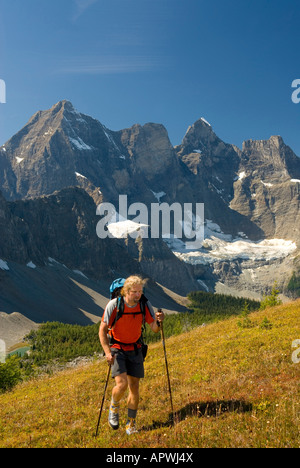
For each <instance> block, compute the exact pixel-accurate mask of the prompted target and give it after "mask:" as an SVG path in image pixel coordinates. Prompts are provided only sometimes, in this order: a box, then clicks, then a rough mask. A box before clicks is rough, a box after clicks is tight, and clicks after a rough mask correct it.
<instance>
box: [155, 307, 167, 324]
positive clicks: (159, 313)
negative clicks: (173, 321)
mask: <svg viewBox="0 0 300 468" xmlns="http://www.w3.org/2000/svg"><path fill="white" fill-rule="evenodd" d="M155 315H156V320H157V321H158V322H163V321H164V320H165V314H164V313H163V311H162V309H159V310H158V311H157V312H156V314H155Z"/></svg>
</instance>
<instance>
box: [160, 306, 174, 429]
mask: <svg viewBox="0 0 300 468" xmlns="http://www.w3.org/2000/svg"><path fill="white" fill-rule="evenodd" d="M158 312H162V310H161V309H158ZM160 333H161V339H162V345H163V348H164V354H165V363H166V370H167V378H168V386H169V394H170V402H171V411H172V419H171V423H172V425H173V424H174V409H173V400H172V391H171V382H170V375H169V366H168V359H167V351H166V344H165V334H164V327H163V323H162V322H160Z"/></svg>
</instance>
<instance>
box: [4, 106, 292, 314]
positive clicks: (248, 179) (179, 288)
mask: <svg viewBox="0 0 300 468" xmlns="http://www.w3.org/2000/svg"><path fill="white" fill-rule="evenodd" d="M0 190H1V192H2V195H0V226H1V232H2V233H3V237H4V238H5V242H2V243H1V244H0V259H2V260H3V261H13V262H17V263H20V264H22V265H26V264H27V263H28V262H33V263H36V265H39V266H41V267H42V266H43V265H45V264H47V259H48V258H49V257H51V258H54V259H55V260H56V261H58V262H61V263H62V264H65V265H66V266H67V267H68V268H70V269H71V270H73V269H76V270H80V271H82V272H83V274H85V275H87V276H88V277H89V276H90V277H91V278H93V280H96V281H97V280H99V281H102V280H103V279H104V278H105V277H109V278H113V276H114V275H115V274H118V275H128V274H130V272H132V271H134V272H136V273H140V274H143V275H145V276H147V277H150V278H151V280H152V281H154V282H157V283H158V284H160V285H161V286H162V287H163V288H166V290H170V291H172V293H175V294H176V293H177V294H179V295H181V296H185V295H186V294H187V293H188V292H190V291H191V290H197V289H200V290H203V289H204V290H207V291H216V290H217V289H218V288H221V289H222V288H223V289H225V290H226V291H229V292H230V291H231V292H233V293H234V294H242V295H245V296H246V297H249V295H250V296H251V297H252V295H253V294H254V295H255V298H257V297H258V296H260V297H261V296H262V294H264V293H266V292H267V291H268V289H270V288H271V287H272V284H270V282H271V281H272V282H273V281H274V280H277V281H278V285H279V286H280V287H281V289H282V290H283V291H286V286H287V282H288V280H289V277H290V276H291V275H292V273H293V271H297V269H300V266H299V257H298V256H299V241H300V158H299V157H298V156H296V155H295V154H294V152H293V151H292V149H291V148H290V147H288V146H287V145H285V143H284V141H283V139H282V137H280V136H271V137H270V138H269V140H246V141H245V142H244V143H243V146H242V149H239V148H237V147H236V146H235V145H232V144H230V143H225V142H224V141H222V140H221V139H220V138H219V137H218V136H217V135H216V133H215V132H214V130H213V128H212V126H211V125H210V124H209V123H208V122H207V121H206V120H205V119H204V118H203V117H202V118H200V119H198V120H197V121H196V122H195V123H194V124H193V125H191V126H190V127H189V128H188V129H187V132H186V134H185V135H184V137H183V139H182V143H181V144H180V145H177V146H175V147H173V146H172V144H171V142H170V139H169V136H168V132H167V129H166V128H165V127H164V126H163V125H162V124H157V123H146V124H145V125H140V124H135V125H133V126H132V127H130V128H127V129H122V130H118V131H113V130H109V129H108V128H107V127H106V126H105V125H103V124H102V123H101V122H99V121H98V120H96V119H94V118H93V117H90V116H87V115H85V114H82V113H80V112H78V111H77V110H76V109H75V108H74V107H73V105H72V103H71V102H70V101H67V100H64V101H59V102H58V103H56V104H55V105H54V106H52V107H51V108H50V109H48V110H44V111H38V112H36V113H35V114H34V115H33V116H32V117H31V119H29V121H28V122H27V124H26V125H25V126H24V127H23V128H22V129H21V130H20V131H19V132H17V134H16V135H14V136H13V137H12V138H11V139H10V140H8V142H6V143H5V144H4V145H3V146H2V147H1V148H0ZM121 194H126V195H127V197H128V205H129V204H131V203H134V202H140V203H144V204H145V205H146V206H147V208H148V209H149V210H150V209H151V206H152V204H153V203H163V202H165V203H167V204H168V205H169V206H171V205H172V204H173V203H175V202H176V203H180V204H184V203H191V204H193V206H195V204H196V203H204V205H205V233H206V235H205V237H206V239H205V242H204V244H203V247H202V248H201V249H200V250H199V252H196V253H193V252H191V253H190V254H189V253H188V252H186V251H185V249H184V239H182V240H181V242H177V243H176V242H173V240H172V239H169V240H168V239H165V240H163V239H139V240H138V239H136V240H135V239H132V238H130V237H129V236H128V235H127V237H126V236H125V237H123V238H120V239H101V240H100V239H99V238H97V236H96V225H97V221H98V219H99V218H97V216H96V206H97V205H99V204H100V203H101V202H109V203H112V204H114V206H118V201H119V195H121ZM273 239H281V240H282V242H281V243H280V242H277V243H276V242H273ZM262 242H267V243H266V244H262ZM268 242H269V243H268ZM166 244H167V245H166ZM247 246H248V251H249V255H248V254H246V252H247ZM178 249H179V250H178ZM239 249H240V250H239ZM266 249H269V250H266ZM276 249H277V250H276ZM256 251H257V255H256V254H254V252H256ZM228 252H232V255H231V254H229V253H228ZM261 252H267V254H266V257H265V258H263V256H262V254H261ZM195 255H197V258H196V261H195ZM230 255H231V256H230ZM0 273H1V274H3V275H5V271H4V272H3V273H2V272H1V271H0ZM2 308H4V305H3V307H2ZM0 310H1V302H0ZM3 312H5V309H3Z"/></svg>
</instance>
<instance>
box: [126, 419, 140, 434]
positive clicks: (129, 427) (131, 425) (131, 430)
mask: <svg viewBox="0 0 300 468" xmlns="http://www.w3.org/2000/svg"><path fill="white" fill-rule="evenodd" d="M136 432H138V430H137V428H136V427H135V419H133V418H129V419H128V421H127V423H126V434H127V435H131V434H135V433H136Z"/></svg>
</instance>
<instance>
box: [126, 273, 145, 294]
mask: <svg viewBox="0 0 300 468" xmlns="http://www.w3.org/2000/svg"><path fill="white" fill-rule="evenodd" d="M146 282H147V280H145V279H143V278H141V277H140V276H135V275H132V276H129V277H128V278H127V279H126V281H125V283H124V286H123V288H122V290H121V295H122V296H126V294H127V293H128V292H129V291H130V290H131V289H132V287H133V286H135V285H139V286H142V287H144V286H145V284H146Z"/></svg>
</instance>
